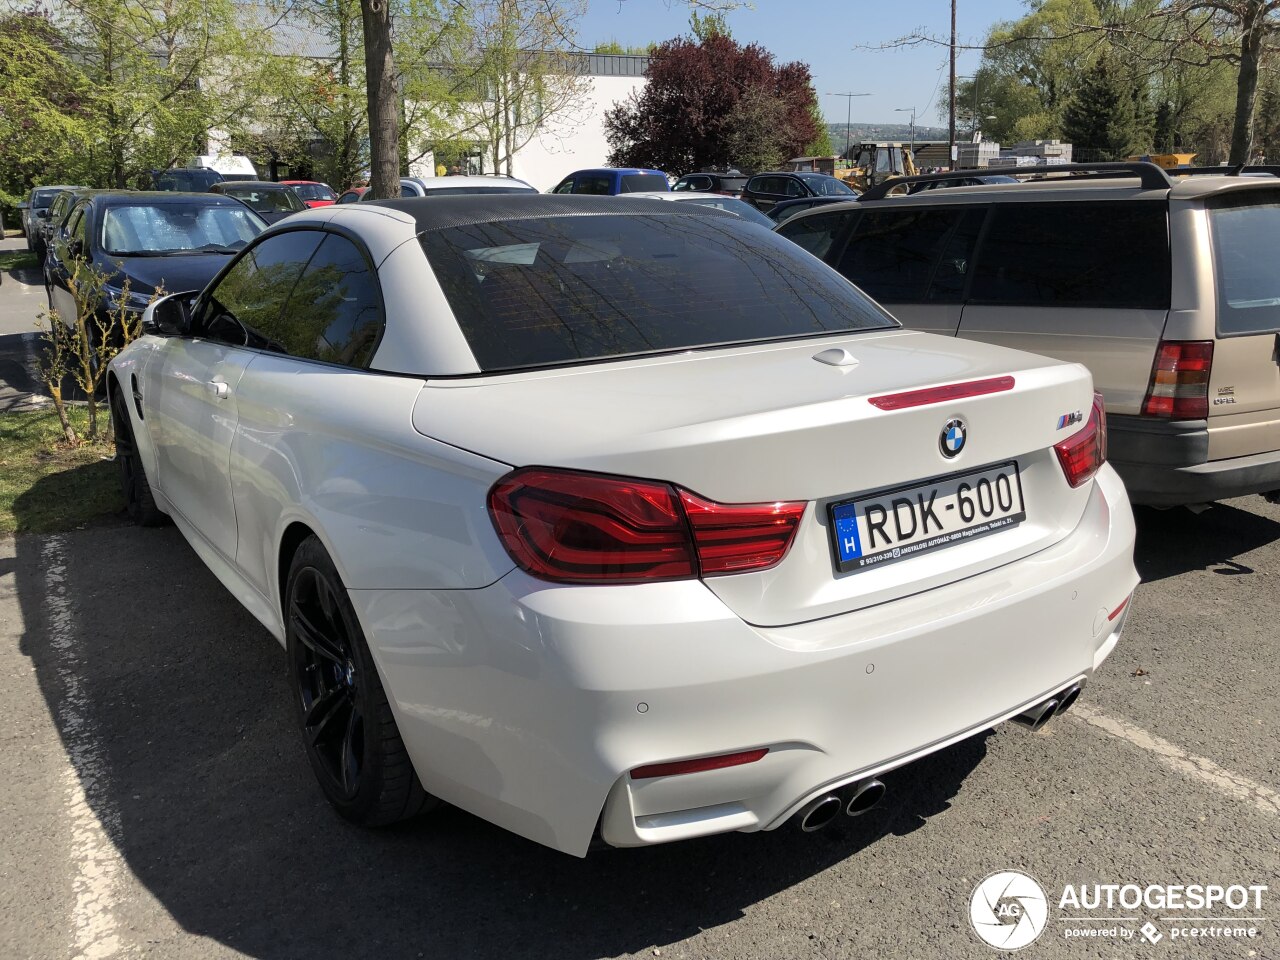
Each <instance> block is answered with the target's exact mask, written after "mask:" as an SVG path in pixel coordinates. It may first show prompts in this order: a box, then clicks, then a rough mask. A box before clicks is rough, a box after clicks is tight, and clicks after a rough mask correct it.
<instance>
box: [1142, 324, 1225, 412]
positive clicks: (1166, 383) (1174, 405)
mask: <svg viewBox="0 0 1280 960" xmlns="http://www.w3.org/2000/svg"><path fill="white" fill-rule="evenodd" d="M1212 368H1213V341H1212V340H1165V341H1161V343H1160V346H1159V347H1157V348H1156V359H1155V363H1154V364H1153V365H1152V368H1151V383H1150V385H1149V386H1148V387H1147V396H1146V399H1145V400H1143V402H1142V415H1143V416H1145V417H1165V418H1168V419H1171V420H1203V419H1204V418H1205V417H1207V416H1208V415H1209V374H1210V372H1211V371H1212Z"/></svg>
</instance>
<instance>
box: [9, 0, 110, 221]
mask: <svg viewBox="0 0 1280 960" xmlns="http://www.w3.org/2000/svg"><path fill="white" fill-rule="evenodd" d="M91 95H92V91H91V90H90V89H89V85H88V81H87V80H86V78H85V77H84V76H83V75H82V74H81V73H80V71H79V70H77V69H76V68H75V66H74V65H73V64H72V62H71V60H70V59H69V58H68V55H67V43H66V38H65V37H64V36H63V35H62V33H61V31H59V30H58V28H57V27H56V26H55V25H54V23H53V22H52V20H51V19H50V18H49V16H48V15H46V14H43V13H40V12H38V11H34V10H30V11H20V12H15V13H11V14H8V15H5V16H3V17H0V144H3V148H0V198H3V199H4V200H6V201H7V202H9V203H14V202H16V201H17V200H18V199H19V197H20V196H21V195H23V194H25V192H26V190H27V188H28V187H29V186H31V185H32V184H34V183H59V182H61V183H79V182H87V181H88V180H89V179H90V178H91V177H92V176H93V174H94V171H93V169H92V166H91V164H90V163H88V158H87V149H88V146H89V144H90V143H91V142H92V136H93V123H92V113H91V110H90V106H91V104H90V103H89V101H90V98H91Z"/></svg>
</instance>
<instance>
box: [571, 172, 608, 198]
mask: <svg viewBox="0 0 1280 960" xmlns="http://www.w3.org/2000/svg"><path fill="white" fill-rule="evenodd" d="M573 192H574V193H589V194H594V195H598V196H606V197H607V196H608V195H609V194H610V193H612V192H613V184H612V183H610V181H609V178H608V177H598V176H591V177H579V178H578V182H577V184H576V185H575V186H574V188H573Z"/></svg>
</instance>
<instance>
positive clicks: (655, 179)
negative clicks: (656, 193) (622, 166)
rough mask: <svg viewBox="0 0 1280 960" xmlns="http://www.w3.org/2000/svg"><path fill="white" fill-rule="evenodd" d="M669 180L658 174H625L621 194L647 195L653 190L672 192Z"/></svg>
mask: <svg viewBox="0 0 1280 960" xmlns="http://www.w3.org/2000/svg"><path fill="white" fill-rule="evenodd" d="M670 189H671V187H670V186H668V184H667V178H666V177H664V176H661V175H659V174H656V173H624V174H623V175H622V188H621V189H620V190H619V191H618V192H619V193H646V192H648V191H651V190H670Z"/></svg>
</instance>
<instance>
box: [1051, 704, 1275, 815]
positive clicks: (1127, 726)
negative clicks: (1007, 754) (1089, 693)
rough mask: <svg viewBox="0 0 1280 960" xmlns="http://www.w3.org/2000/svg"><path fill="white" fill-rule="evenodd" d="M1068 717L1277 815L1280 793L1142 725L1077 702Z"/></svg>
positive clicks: (1187, 775)
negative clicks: (1153, 755)
mask: <svg viewBox="0 0 1280 960" xmlns="http://www.w3.org/2000/svg"><path fill="white" fill-rule="evenodd" d="M1067 716H1068V717H1074V718H1075V719H1076V720H1078V721H1080V722H1081V723H1087V724H1089V725H1090V726H1092V727H1097V728H1098V729H1099V730H1103V731H1105V732H1107V733H1109V734H1111V735H1112V736H1114V737H1119V738H1120V739H1121V740H1127V741H1128V742H1129V743H1131V744H1133V745H1134V746H1135V747H1138V748H1139V749H1142V750H1146V751H1147V752H1148V753H1152V754H1155V756H1156V759H1158V760H1159V761H1160V762H1161V763H1163V764H1164V765H1165V766H1166V767H1168V768H1169V769H1171V770H1175V771H1177V772H1178V773H1180V774H1182V775H1183V776H1184V777H1187V778H1188V779H1189V780H1195V781H1197V782H1199V783H1202V784H1204V785H1205V786H1207V787H1210V788H1211V789H1213V790H1216V791H1217V792H1218V793H1221V794H1223V795H1224V796H1228V797H1231V798H1232V799H1234V800H1240V801H1242V802H1244V803H1247V804H1250V805H1251V806H1253V807H1256V808H1257V809H1258V810H1261V811H1262V812H1263V813H1269V814H1272V815H1273V816H1274V815H1277V814H1280V793H1278V792H1276V791H1275V790H1272V789H1271V788H1270V787H1264V786H1263V785H1262V784H1260V783H1255V782H1254V781H1252V780H1250V779H1249V778H1248V777H1242V776H1240V774H1238V773H1232V772H1231V771H1230V770H1226V769H1223V768H1222V767H1220V766H1218V765H1217V764H1216V763H1214V762H1213V761H1212V760H1209V759H1208V758H1206V757H1199V756H1196V755H1195V754H1194V753H1189V752H1188V751H1186V750H1184V749H1183V748H1182V747H1180V746H1178V745H1177V744H1175V743H1170V742H1169V741H1168V740H1163V739H1161V738H1160V737H1157V736H1156V735H1155V734H1153V733H1148V732H1147V731H1145V730H1143V729H1142V728H1141V727H1135V726H1134V725H1133V724H1131V723H1129V722H1128V721H1126V720H1120V719H1117V718H1116V717H1112V716H1109V715H1108V714H1106V713H1103V712H1102V711H1101V710H1099V709H1098V708H1097V707H1091V706H1089V705H1087V704H1079V703H1077V704H1076V705H1075V706H1074V707H1072V709H1071V711H1070V712H1069V713H1067Z"/></svg>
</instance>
